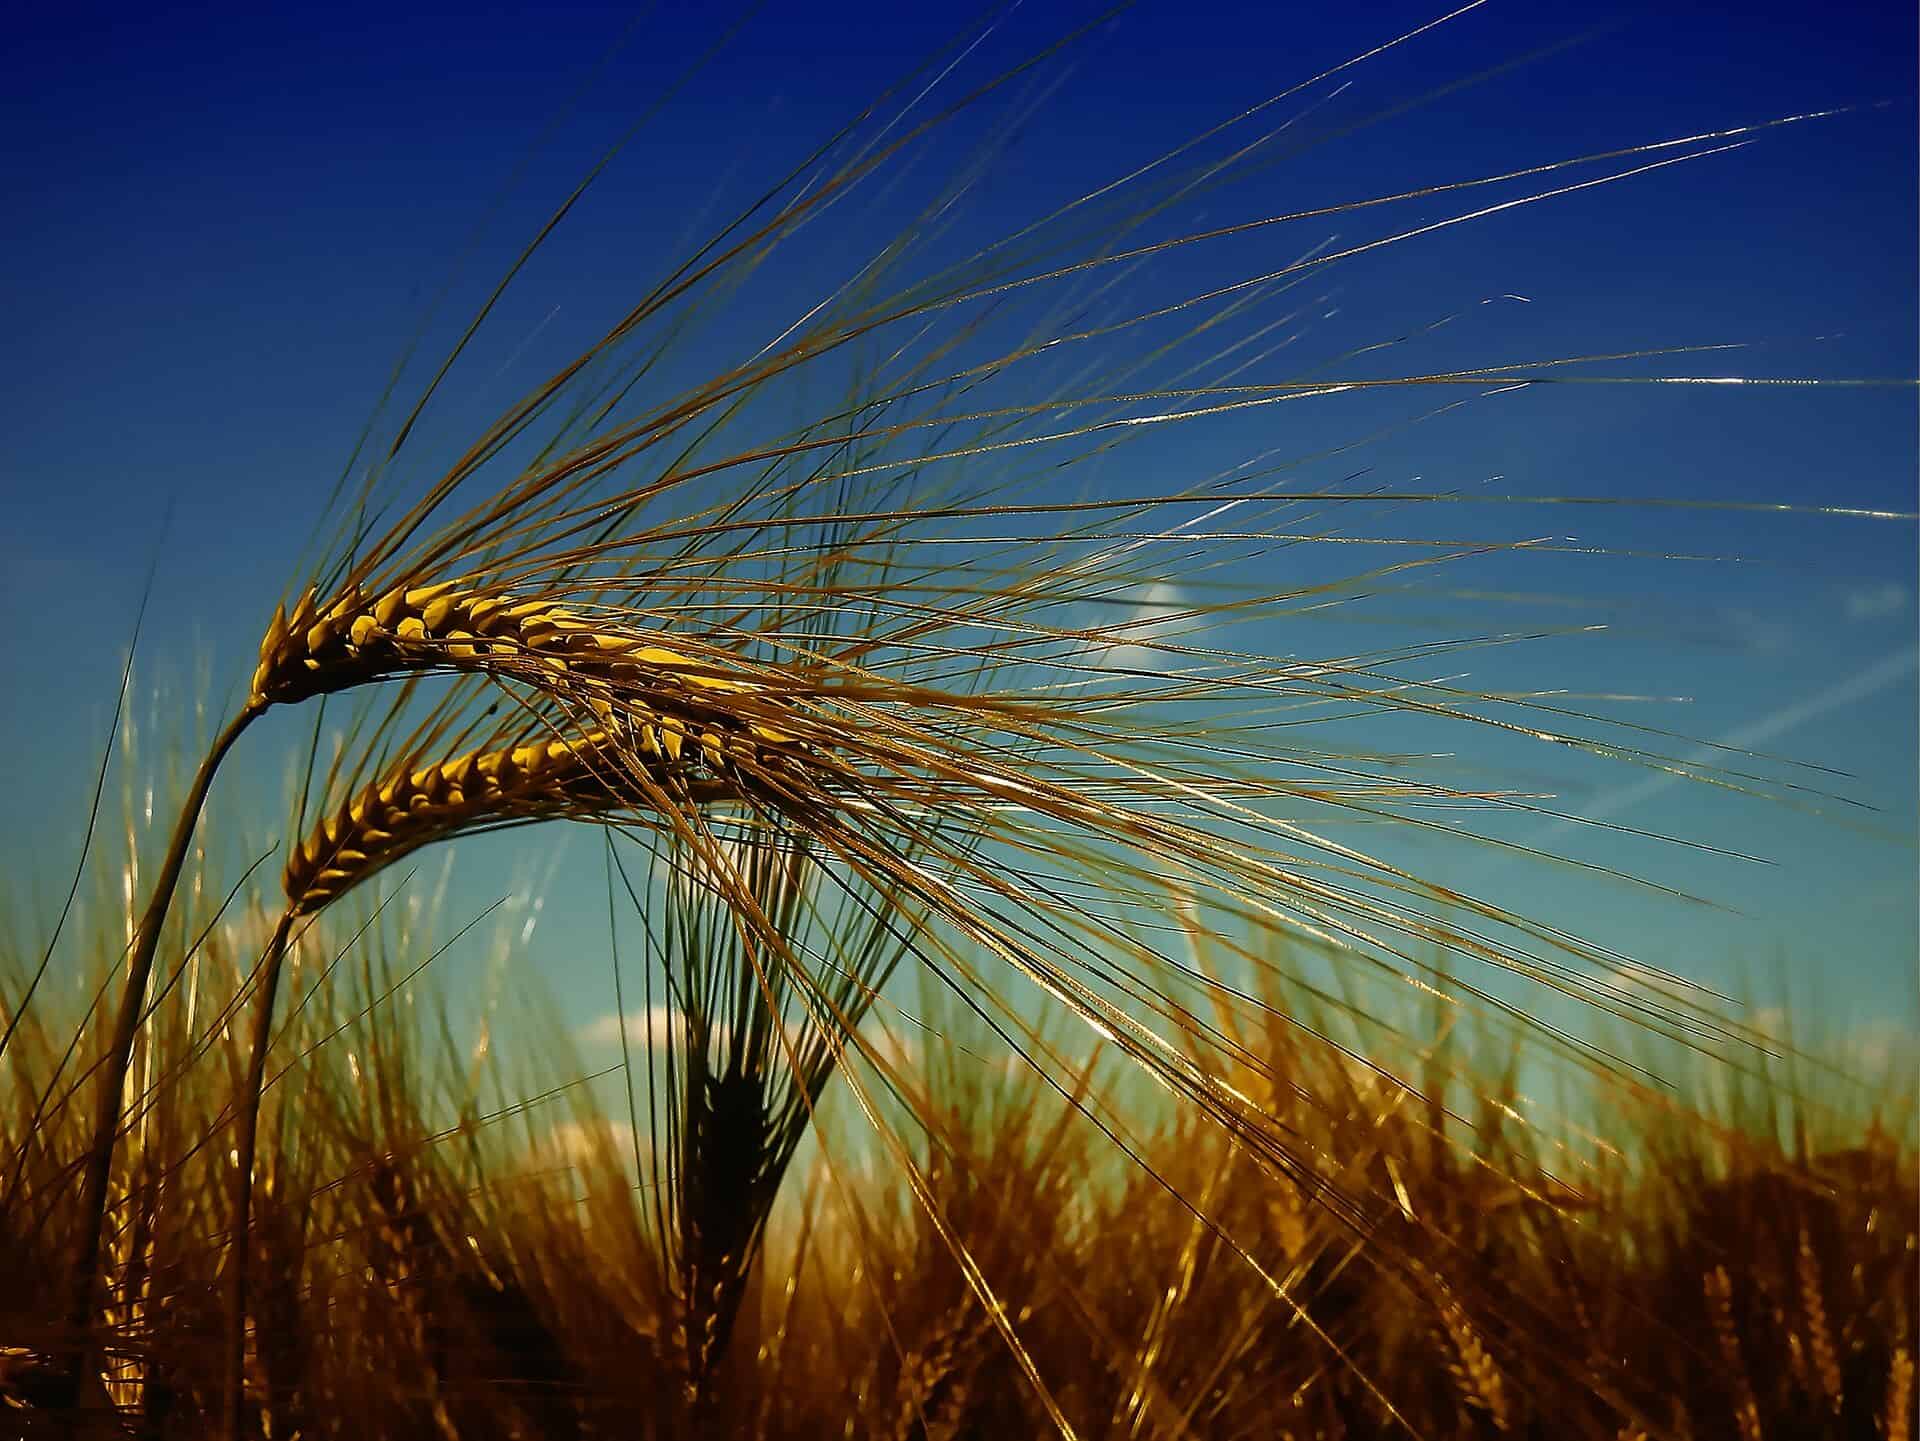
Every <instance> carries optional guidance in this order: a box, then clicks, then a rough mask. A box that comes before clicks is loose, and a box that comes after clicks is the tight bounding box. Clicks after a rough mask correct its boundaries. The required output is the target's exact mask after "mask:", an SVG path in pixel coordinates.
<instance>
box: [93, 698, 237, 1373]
mask: <svg viewBox="0 0 1920 1441" xmlns="http://www.w3.org/2000/svg"><path fill="white" fill-rule="evenodd" d="M260 709H261V708H258V707H255V706H253V705H249V706H248V707H247V708H246V709H245V710H243V711H241V712H240V714H239V715H237V716H235V717H234V718H233V720H232V721H231V722H229V723H228V725H227V728H226V729H225V730H224V731H222V732H221V733H220V735H219V737H218V738H217V739H216V740H215V741H214V743H213V747H212V749H210V750H209V751H208V752H207V756H206V759H205V760H203V761H201V762H200V769H199V770H198V771H197V772H196V773H195V774H194V777H193V785H192V787H191V788H190V789H189V790H188V791H187V798H186V802H185V804H184V805H183V806H182V807H181V810H180V818H179V820H177V821H176V822H175V823H174V827H173V837H172V839H171V840H169V841H168V843H167V854H166V858H165V859H164V860H163V861H162V862H161V863H160V873H159V874H158V875H157V876H156V877H155V878H154V883H153V896H152V898H151V899H150V900H149V901H148V903H147V910H146V914H145V915H143V916H142V917H141V918H140V927H139V929H138V930H137V931H135V933H134V937H133V944H132V945H131V946H130V947H129V948H128V951H127V986H126V990H125V992H124V993H123V994H122V995H121V998H120V1011H119V1014H118V1015H117V1016H116V1017H115V1018H114V1025H113V1039H112V1043H111V1046H110V1048H109V1049H108V1052H107V1057H106V1064H105V1066H104V1068H103V1070H104V1074H103V1075H102V1076H101V1078H100V1109H99V1115H98V1116H97V1118H96V1119H95V1121H94V1127H93V1145H92V1149H91V1150H90V1151H89V1152H88V1155H87V1164H86V1170H85V1172H84V1173H83V1175H82V1177H81V1186H80V1248H79V1254H78V1255H77V1256H75V1257H74V1265H73V1294H72V1298H71V1303H70V1305H69V1308H68V1320H69V1322H70V1323H71V1326H72V1335H73V1336H74V1337H76V1338H77V1339H76V1341H75V1347H76V1350H77V1355H76V1356H75V1358H74V1359H75V1363H76V1364H75V1365H74V1367H73V1371H72V1374H71V1375H70V1376H69V1377H67V1378H66V1379H67V1381H68V1382H69V1384H70V1385H71V1388H72V1391H73V1395H74V1397H75V1398H77V1397H78V1394H79V1389H80V1384H81V1378H82V1377H83V1376H85V1375H86V1374H87V1373H88V1372H89V1371H90V1370H91V1369H92V1367H93V1362H94V1359H95V1357H96V1355H97V1350H98V1348H97V1346H96V1344H95V1343H96V1341H97V1339H98V1338H97V1337H96V1336H95V1335H94V1326H93V1322H94V1316H95V1307H94V1303H95V1299H96V1296H97V1295H98V1292H99V1279H100V1278H99V1270H100V1244H101V1239H102V1233H103V1232H104V1230H105V1228H106V1215H107V1187H108V1184H109V1182H110V1181H111V1179H112V1176H113V1152H114V1146H115V1143H116V1142H117V1141H118V1139H119V1135H120V1118H121V1110H120V1108H121V1102H122V1098H123V1097H124V1095H125V1092H126V1086H127V1068H128V1066H129V1065H130V1064H131V1063H132V1059H133V1042H134V1037H135V1036H136V1035H137V1034H138V1033H139V1030H140V1017H141V1014H142V1012H143V1011H144V1010H145V1009H146V1004H147V981H148V979H149V978H150V977H151V976H152V974H153V955H154V952H155V951H156V950H157V949H158V948H159V944H160V932H161V929H162V927H164V926H165V924H166V919H167V910H168V907H169V906H170V905H171V904H172V901H173V892H174V889H175V887H176V886H178V884H179V882H180V868H181V866H182V865H184V864H185V863H186V859H187V847H188V846H189V845H191V844H192V842H193V832H194V829H195V827H196V826H197V825H198V824H199V820H200V812H201V810H202V809H203V808H204V807H205V805H206V801H207V791H208V790H209V789H210V788H211V787H212V785H213V775H214V772H215V771H217V770H218V769H219V768H220V762H221V761H222V760H224V759H225V758H226V754H227V752H228V751H229V750H231V749H232V748H233V743H234V742H235V741H237V740H238V739H239V738H240V733H241V732H242V731H244V730H245V729H246V728H247V726H248V724H249V723H250V722H251V721H252V720H253V718H254V717H255V716H257V715H259V714H260Z"/></svg>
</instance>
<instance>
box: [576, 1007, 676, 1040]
mask: <svg viewBox="0 0 1920 1441" xmlns="http://www.w3.org/2000/svg"><path fill="white" fill-rule="evenodd" d="M620 1022H621V1017H620V1014H619V1012H617V1011H608V1012H607V1013H606V1014H605V1015H603V1016H595V1017H594V1018H593V1019H592V1020H591V1021H588V1022H587V1023H586V1024H585V1025H584V1026H582V1027H580V1028H579V1030H577V1031H575V1032H574V1034H575V1036H577V1037H578V1038H579V1040H580V1041H581V1042H582V1044H584V1045H589V1046H617V1045H619V1044H620V1029H621V1026H620ZM685 1026H686V1022H685V1021H683V1020H681V1018H680V1017H679V1016H678V1015H677V1014H675V1012H674V1010H673V1008H672V1007H671V1006H668V1005H664V1004H662V1005H657V1006H654V1007H651V1008H650V1009H645V1010H633V1011H628V1012H627V1014H626V1033H627V1044H628V1045H629V1046H635V1047H638V1048H640V1049H642V1050H649V1051H656V1050H664V1049H665V1048H666V1045H667V1043H668V1041H670V1040H672V1039H673V1038H675V1037H677V1036H679V1035H680V1034H681V1032H682V1031H683V1030H684V1028H685Z"/></svg>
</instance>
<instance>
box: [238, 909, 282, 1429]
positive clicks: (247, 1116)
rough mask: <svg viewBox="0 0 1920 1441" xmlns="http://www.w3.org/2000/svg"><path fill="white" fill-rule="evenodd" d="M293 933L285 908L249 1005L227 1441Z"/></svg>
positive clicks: (241, 1363)
mask: <svg viewBox="0 0 1920 1441" xmlns="http://www.w3.org/2000/svg"><path fill="white" fill-rule="evenodd" d="M292 929H293V911H292V909H291V908H289V909H288V910H287V911H286V913H285V914H283V915H282V916H281V917H280V924H279V925H277V926H275V927H274V930H273V939H272V940H271V941H269V942H268V943H267V952H266V955H265V957H263V958H262V960H261V974H260V994H259V995H257V996H256V997H254V1002H253V1051H252V1054H251V1055H250V1056H248V1058H247V1080H246V1084H245V1086H244V1087H243V1088H242V1089H241V1092H240V1134H239V1135H238V1137H237V1138H236V1139H235V1141H234V1151H235V1155H236V1166H237V1169H236V1170H235V1171H234V1180H233V1245H232V1247H231V1252H232V1254H231V1255H230V1256H229V1257H228V1265H229V1266H230V1267H231V1268H232V1270H231V1274H230V1284H231V1291H230V1294H229V1298H228V1306H227V1397H226V1432H225V1434H226V1436H227V1441H240V1413H241V1409H242V1404H243V1402H244V1401H245V1398H246V1389H247V1376H246V1367H247V1261H248V1259H249V1255H250V1252H251V1249H252V1248H251V1246H250V1244H249V1242H248V1236H247V1232H248V1230H249V1228H250V1227H251V1225H252V1218H253V1155H254V1147H255V1142H256V1140H257V1138H258V1136H259V1134H260V1093H261V1091H262V1090H264V1089H265V1082H266V1077H267V1047H268V1045H269V1044H270V1043H271V1042H272V1039H273V998H274V995H275V993H276V992H277V991H278V989H279V986H280V970H281V965H282V963H283V962H284V961H285V960H286V958H287V936H288V934H289V933H290V932H291V931H292Z"/></svg>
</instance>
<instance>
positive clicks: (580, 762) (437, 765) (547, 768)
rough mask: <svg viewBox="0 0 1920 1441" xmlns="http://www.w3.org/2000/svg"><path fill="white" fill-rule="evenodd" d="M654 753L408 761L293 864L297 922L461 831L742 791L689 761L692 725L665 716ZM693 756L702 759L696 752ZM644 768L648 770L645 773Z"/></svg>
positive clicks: (570, 741)
mask: <svg viewBox="0 0 1920 1441" xmlns="http://www.w3.org/2000/svg"><path fill="white" fill-rule="evenodd" d="M648 729H649V731H650V733H652V734H654V735H656V736H659V737H665V738H666V739H664V740H659V741H656V742H655V744H654V747H653V750H652V751H651V753H647V752H641V753H642V754H643V755H645V756H646V759H645V760H644V761H640V760H636V759H635V758H634V752H635V751H637V750H639V749H640V748H638V747H627V748H623V749H616V748H615V746H614V745H613V743H612V741H611V738H610V736H609V734H608V732H606V731H604V730H591V731H587V732H584V733H582V734H579V735H577V736H573V737H570V738H565V739H555V740H544V741H543V740H534V741H531V742H528V743H527V744H524V745H515V746H506V747H501V748H498V749H493V750H485V749H482V750H472V751H467V752H465V753H463V754H460V755H456V756H453V757H450V758H449V759H447V760H444V761H433V762H428V763H426V764H424V765H416V764H414V763H413V762H412V761H410V760H403V761H402V762H401V763H400V764H399V765H398V766H396V767H395V768H394V769H392V770H391V771H390V772H389V773H388V774H387V775H385V776H383V777H381V778H379V779H377V780H374V781H371V782H369V783H368V784H367V785H365V786H364V787H362V788H361V789H360V791H359V792H357V793H356V794H355V795H354V796H352V797H351V798H350V799H349V800H347V801H345V802H343V803H342V804H341V805H340V806H339V807H338V808H337V809H335V810H334V811H332V812H331V813H329V814H328V815H327V816H325V817H324V818H323V819H322V820H321V821H320V822H319V823H318V824H316V825H315V826H314V828H313V829H312V831H311V832H309V833H308V835H307V836H306V838H305V839H304V840H302V841H301V842H299V844H297V845H296V846H294V847H293V849H292V851H291V852H290V853H289V855H288V857H287V865H286V870H285V872H284V874H283V876H282V884H283V886H284V888H285V891H286V896H287V904H288V906H289V907H290V908H291V910H292V912H293V913H294V914H295V915H310V914H313V913H315V912H317V911H319V910H321V909H322V908H323V907H325V906H326V905H327V904H328V903H330V902H332V901H334V900H336V899H338V898H339V897H340V896H342V895H344V894H345V893H346V892H347V891H349V890H351V889H352V888H353V887H354V886H357V885H359V884H360V883H361V882H362V881H364V880H366V879H368V878H369V877H371V876H372V875H374V874H375V873H376V872H378V871H380V870H381V869H383V868H384V867H386V866H389V865H392V864H393V863H394V862H395V861H397V860H400V859H402V858H403V857H405V856H407V855H409V854H411V853H412V852H414V851H416V850H419V849H420V848H421V847H423V846H427V845H431V844H432V843H434V842H435V841H439V840H444V839H446V838H448V837H451V836H453V835H456V834H459V833H461V832H463V831H469V830H474V829H478V828H480V827H483V826H488V825H499V824H506V823H511V822H516V821H534V820H545V819H550V818H555V817H561V816H575V817H593V818H602V819H604V818H609V817H612V816H615V815H617V814H619V813H620V812H622V811H625V810H633V809H640V808H644V807H645V805H646V793H647V791H648V790H650V791H651V792H653V793H654V794H655V795H657V797H658V798H659V800H660V801H661V802H662V803H671V802H676V801H677V802H680V803H683V804H688V805H704V804H708V803H712V802H717V801H721V800H726V799H728V798H729V797H731V796H734V795H737V794H739V791H738V789H737V788H736V787H734V786H732V785H730V784H729V783H728V782H726V781H724V780H720V779H716V778H714V777H713V776H712V775H711V773H710V771H705V770H704V769H701V770H697V769H696V768H695V766H694V765H693V764H692V763H691V762H690V761H688V762H684V763H683V762H682V760H681V756H682V754H683V752H684V751H685V750H686V749H687V748H686V747H685V745H684V742H683V737H684V736H685V735H686V734H687V727H686V726H685V725H684V724H683V723H682V722H680V721H678V720H677V719H675V718H672V717H663V718H662V719H661V720H660V721H659V722H658V723H656V724H655V725H653V726H650V727H648ZM695 753H700V754H704V752H700V751H696V752H695ZM643 766H644V769H643V768H642V767H643Z"/></svg>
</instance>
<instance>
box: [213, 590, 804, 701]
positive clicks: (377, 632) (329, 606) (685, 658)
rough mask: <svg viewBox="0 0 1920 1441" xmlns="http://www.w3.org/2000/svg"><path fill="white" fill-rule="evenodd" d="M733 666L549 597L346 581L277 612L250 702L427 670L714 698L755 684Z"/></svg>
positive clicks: (605, 696)
mask: <svg viewBox="0 0 1920 1441" xmlns="http://www.w3.org/2000/svg"><path fill="white" fill-rule="evenodd" d="M732 669H733V668H732V667H729V666H727V665H725V664H724V663H717V662H716V661H715V660H712V659H709V660H705V661H703V660H701V659H699V658H697V657H695V656H692V655H690V654H688V653H686V652H685V651H683V650H681V649H677V648H674V647H672V646H670V645H667V644H665V643H664V642H663V639H662V638H661V637H658V636H654V635H642V634H640V633H638V632H637V631H635V630H633V629H632V628H631V627H628V626H624V625H622V624H619V623H618V622H614V621H608V620H604V619H600V620H589V619H586V618H583V617H581V616H579V615H576V614H574V613H573V612H572V611H569V610H567V609H566V608H565V607H564V606H561V605H559V604H557V603H556V602H553V601H550V600H544V599H538V598H531V599H530V598H527V597H524V596H516V595H513V594H509V593H505V592H500V591H489V590H483V589H478V588H475V587H471V586H465V585H462V584H461V583H459V582H457V581H442V582H439V583H437V584H433V585H422V586H412V587H406V586H395V587H393V588H392V589H390V590H387V591H385V592H383V593H381V594H380V595H378V596H371V595H369V594H368V593H367V592H365V591H363V590H362V589H361V588H360V587H359V586H356V585H349V586H348V587H346V589H344V590H343V591H342V592H341V593H340V594H338V595H337V596H335V597H334V598H333V599H331V600H327V601H324V602H323V601H322V600H321V599H320V596H319V594H318V592H316V591H314V590H311V589H310V590H308V591H306V592H305V593H304V594H303V595H302V596H301V597H300V599H299V600H298V601H296V602H295V603H294V608H293V611H292V613H291V614H289V613H288V612H287V610H286V608H285V607H284V606H280V607H276V609H275V610H274V613H273V619H272V621H271V622H270V623H269V624H268V626H267V631H266V634H265V636H264V637H262V639H261V642H260V659H259V663H258V665H257V666H256V667H255V669H254V673H253V685H252V691H251V695H250V698H249V705H250V707H252V708H254V709H264V708H265V707H267V706H270V705H290V704H294V703H297V702H299V701H303V700H307V699H309V698H311V697H313V696H317V695H325V694H330V693H333V692H337V691H342V690H347V689H351V688H353V687H355V686H360V685H365V684H367V683H369V682H372V681H377V680H383V679H387V678H389V677H393V676H401V675H410V674H417V673H419V672H422V671H429V670H463V671H478V672H486V673H489V674H496V675H509V676H515V677H518V678H522V679H527V680H530V681H533V682H535V683H538V684H543V685H553V684H559V685H560V686H561V688H562V689H563V690H566V689H569V683H570V682H573V681H576V680H578V681H584V682H586V683H588V685H589V686H596V685H597V687H598V690H597V691H596V692H595V693H596V694H597V695H598V697H599V698H600V699H601V700H602V701H603V702H606V701H610V700H611V699H612V696H611V695H610V694H609V693H608V689H607V688H608V687H617V688H619V689H620V690H623V691H628V692H642V693H648V694H655V695H658V694H667V695H686V696H698V695H701V694H706V695H708V696H710V697H725V696H728V695H730V694H738V693H739V692H742V691H746V690H751V689H754V688H755V687H754V686H753V684H752V682H751V681H750V680H748V679H747V678H745V677H744V676H742V675H739V674H735V673H730V672H731V671H732ZM773 738H774V739H778V738H779V737H778V736H777V735H776V736H775V737H773Z"/></svg>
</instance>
